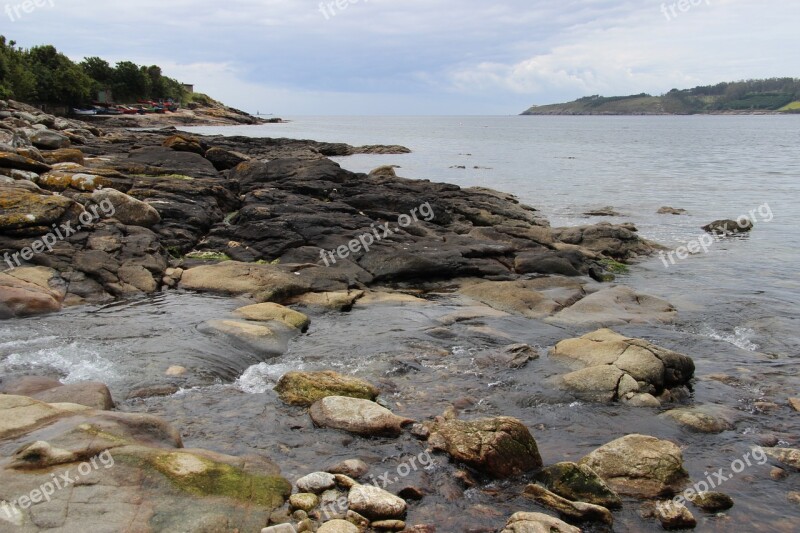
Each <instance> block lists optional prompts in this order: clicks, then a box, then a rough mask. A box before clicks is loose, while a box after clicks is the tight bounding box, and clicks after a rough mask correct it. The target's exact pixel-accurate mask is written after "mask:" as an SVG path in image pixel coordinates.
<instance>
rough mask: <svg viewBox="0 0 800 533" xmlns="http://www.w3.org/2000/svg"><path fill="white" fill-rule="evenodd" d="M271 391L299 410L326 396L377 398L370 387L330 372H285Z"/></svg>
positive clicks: (373, 387)
mask: <svg viewBox="0 0 800 533" xmlns="http://www.w3.org/2000/svg"><path fill="white" fill-rule="evenodd" d="M275 391H276V392H277V393H278V396H280V398H281V400H283V401H284V402H285V403H287V404H289V405H298V406H303V407H309V406H311V405H313V404H314V403H316V402H317V401H319V400H321V399H322V398H326V397H328V396H346V397H348V398H360V399H362V400H375V398H377V397H378V394H380V391H379V390H378V388H377V387H375V386H374V385H372V384H371V383H368V382H366V381H364V380H362V379H359V378H356V377H353V376H345V375H344V374H339V373H338V372H333V371H331V370H327V371H324V372H289V373H288V374H285V375H284V376H283V377H282V378H281V379H280V380H279V381H278V385H277V386H276V387H275Z"/></svg>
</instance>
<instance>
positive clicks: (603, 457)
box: [579, 435, 689, 498]
mask: <svg viewBox="0 0 800 533" xmlns="http://www.w3.org/2000/svg"><path fill="white" fill-rule="evenodd" d="M579 464H582V465H586V466H588V467H590V468H591V469H592V470H594V471H595V472H596V473H597V474H598V475H599V476H600V477H601V478H602V479H603V480H604V481H605V482H606V483H607V484H608V485H609V487H611V489H613V490H614V491H616V492H617V493H619V494H624V495H629V496H636V497H640V498H654V497H657V496H661V495H672V494H674V493H676V492H678V491H680V490H681V489H682V488H683V486H684V485H685V484H686V483H687V482H688V481H689V476H688V474H687V472H686V470H684V468H683V454H682V453H681V449H680V448H679V447H678V446H676V445H675V444H673V443H672V442H669V441H666V440H659V439H657V438H655V437H650V436H646V435H628V436H626V437H622V438H620V439H617V440H615V441H612V442H610V443H608V444H606V445H604V446H601V447H600V448H598V449H597V450H595V451H593V452H592V453H590V454H589V455H587V456H586V457H584V458H583V459H581V460H580V461H579Z"/></svg>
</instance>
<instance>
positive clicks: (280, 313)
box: [234, 303, 344, 403]
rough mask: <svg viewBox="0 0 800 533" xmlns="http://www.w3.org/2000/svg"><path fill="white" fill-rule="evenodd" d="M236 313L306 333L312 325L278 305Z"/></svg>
mask: <svg viewBox="0 0 800 533" xmlns="http://www.w3.org/2000/svg"><path fill="white" fill-rule="evenodd" d="M234 313H235V314H237V315H239V316H240V317H242V318H246V319H247V320H255V321H257V322H269V321H270V320H279V321H281V322H284V323H285V324H287V325H288V326H292V327H294V328H297V329H299V330H300V331H306V330H307V329H308V326H309V325H310V324H311V320H310V319H309V318H308V316H306V315H304V314H303V313H300V312H298V311H295V310H293V309H289V308H288V307H284V306H282V305H280V304H276V303H263V304H255V305H248V306H245V307H240V308H239V309H237V310H236V311H234ZM342 396H344V395H342ZM312 403H313V402H312Z"/></svg>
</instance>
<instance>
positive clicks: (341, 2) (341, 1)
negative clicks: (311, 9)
mask: <svg viewBox="0 0 800 533" xmlns="http://www.w3.org/2000/svg"><path fill="white" fill-rule="evenodd" d="M359 2H360V3H362V4H366V3H367V2H369V0H333V1H331V0H326V1H324V2H320V3H319V12H320V13H322V16H324V17H325V20H330V19H331V17H335V16H336V15H337V13H339V12H341V11H344V10H345V9H347V8H348V7H350V6H351V5H353V4H358V3H359Z"/></svg>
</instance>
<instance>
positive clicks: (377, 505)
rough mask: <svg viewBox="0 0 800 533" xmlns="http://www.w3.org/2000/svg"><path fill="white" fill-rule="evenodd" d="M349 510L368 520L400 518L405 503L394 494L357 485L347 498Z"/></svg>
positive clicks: (373, 487) (372, 487) (376, 488)
mask: <svg viewBox="0 0 800 533" xmlns="http://www.w3.org/2000/svg"><path fill="white" fill-rule="evenodd" d="M347 501H348V504H349V506H350V509H352V510H353V511H355V512H357V513H359V514H361V515H364V516H365V517H366V518H368V519H370V520H383V519H391V518H401V517H402V516H403V515H404V514H405V512H406V507H407V505H406V502H405V501H404V500H402V499H401V498H398V497H397V496H395V495H394V494H391V493H390V492H387V491H385V490H383V489H380V488H378V487H375V486H372V485H357V486H355V487H353V488H352V489H350V494H349V495H348V497H347Z"/></svg>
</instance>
